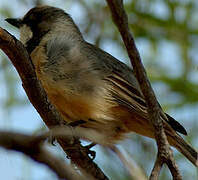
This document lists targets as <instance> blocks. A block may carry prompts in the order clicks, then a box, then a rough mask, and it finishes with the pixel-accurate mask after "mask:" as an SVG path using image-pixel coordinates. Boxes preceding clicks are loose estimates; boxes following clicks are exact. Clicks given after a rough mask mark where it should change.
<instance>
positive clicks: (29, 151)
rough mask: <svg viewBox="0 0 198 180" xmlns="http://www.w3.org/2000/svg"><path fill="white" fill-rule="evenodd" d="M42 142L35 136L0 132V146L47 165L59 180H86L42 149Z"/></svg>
mask: <svg viewBox="0 0 198 180" xmlns="http://www.w3.org/2000/svg"><path fill="white" fill-rule="evenodd" d="M42 142H43V141H38V139H37V137H36V136H29V135H24V134H20V133H13V132H2V131H0V146H2V147H4V148H6V149H8V150H15V151H19V152H22V153H24V154H26V155H27V156H29V157H30V158H31V159H33V160H35V161H37V162H39V163H42V164H45V165H47V166H48V167H49V168H50V169H51V170H53V171H54V172H55V173H56V174H57V175H58V177H59V178H60V179H68V180H76V179H79V180H86V179H87V177H84V176H83V175H80V174H78V173H77V172H76V171H75V170H74V169H73V168H72V167H71V166H68V165H66V163H65V161H63V160H61V159H58V158H56V157H54V156H53V155H52V154H51V153H50V152H48V151H47V150H46V149H45V148H44V147H43V143H42Z"/></svg>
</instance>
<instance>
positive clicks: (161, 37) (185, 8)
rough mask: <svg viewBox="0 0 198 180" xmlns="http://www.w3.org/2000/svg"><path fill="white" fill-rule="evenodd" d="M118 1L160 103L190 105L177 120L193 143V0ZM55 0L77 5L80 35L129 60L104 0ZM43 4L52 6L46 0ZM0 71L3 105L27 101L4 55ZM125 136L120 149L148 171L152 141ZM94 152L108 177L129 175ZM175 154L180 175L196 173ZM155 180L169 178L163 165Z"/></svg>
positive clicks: (5, 10)
mask: <svg viewBox="0 0 198 180" xmlns="http://www.w3.org/2000/svg"><path fill="white" fill-rule="evenodd" d="M124 2H125V8H126V11H127V14H128V18H129V24H130V28H131V31H132V32H133V34H134V36H135V40H136V43H137V45H138V48H139V49H140V53H141V57H142V59H143V62H144V64H145V67H146V69H147V73H148V75H149V78H150V80H151V81H152V84H153V87H154V89H155V91H156V95H157V96H158V98H159V100H160V103H161V105H162V107H164V108H165V109H166V110H167V111H171V112H172V113H173V114H174V113H178V114H180V113H182V112H183V111H186V113H187V114H188V110H189V109H188V108H187V109H186V107H187V106H190V109H191V111H190V112H189V114H188V115H187V116H185V117H181V121H183V122H186V121H187V123H186V124H188V130H189V131H190V133H189V137H188V140H189V142H196V141H195V140H196V136H197V132H196V128H197V123H195V121H194V120H195V118H197V116H196V117H194V116H193V115H190V113H191V112H192V111H194V112H196V111H197V107H198V106H197V105H198V104H197V102H198V72H197V67H198V56H197V50H198V1H196V0H149V1H148V0H126V1H124ZM46 3H47V0H46V1H45V0H43V1H36V0H35V1H28V0H20V1H18V4H19V5H20V6H23V8H24V9H25V8H26V9H27V10H28V9H29V8H30V7H32V6H33V5H34V4H46ZM58 3H59V4H60V3H62V6H61V7H62V8H64V9H65V10H69V9H70V8H72V7H73V6H74V4H75V5H77V6H78V8H80V11H81V12H80V13H81V14H82V16H80V21H78V25H79V26H80V29H81V31H82V33H83V34H84V37H85V38H86V39H87V40H88V41H91V42H92V43H94V44H96V45H97V46H99V47H102V48H103V49H107V50H110V51H111V50H112V48H114V47H115V50H112V52H114V53H115V55H117V56H118V57H117V58H122V59H125V60H126V61H125V62H126V63H127V64H129V61H127V60H128V57H127V54H126V51H125V48H124V46H123V42H122V40H121V38H120V35H119V33H118V30H117V29H116V27H115V26H114V24H113V22H112V20H111V17H110V13H109V9H108V7H107V5H106V2H105V1H104V0H103V1H101V0H100V1H99V0H97V1H89V0H79V1H78V0H73V1H72V0H67V1H66V2H65V1H63V0H62V1H61V0H60V1H57V4H58ZM47 4H49V5H56V3H52V2H51V3H50V2H49V3H47ZM13 14H14V13H13V10H12V9H11V8H10V7H9V5H8V6H4V7H0V15H1V16H2V17H12V16H13ZM21 15H22V14H21ZM72 16H74V14H72ZM108 46H111V48H109V47H108ZM0 75H1V76H3V78H2V79H3V81H4V82H3V84H4V86H5V89H6V90H5V96H4V98H3V100H2V101H1V104H3V107H4V108H5V110H8V109H9V110H10V109H12V108H13V107H15V106H19V105H25V104H27V98H26V96H25V95H20V96H19V95H18V93H19V92H18V91H17V86H19V85H20V84H21V83H20V80H19V77H18V76H17V75H16V72H15V71H14V68H13V66H12V65H11V64H10V62H9V61H8V60H7V58H6V57H5V56H4V55H2V56H1V57H0ZM178 116H179V115H178ZM191 118H192V119H191ZM130 139H131V140H126V141H125V142H123V143H122V144H121V148H122V149H125V150H126V151H127V152H129V153H130V154H131V157H132V158H133V160H135V162H136V163H137V165H138V166H139V167H141V168H142V169H143V170H144V171H145V172H146V174H147V175H148V174H149V173H150V171H151V169H152V166H153V163H154V160H155V155H156V147H155V143H154V141H152V140H150V139H147V138H144V137H140V136H136V135H132V136H131V137H130ZM196 144H197V142H196ZM197 147H198V146H197ZM100 151H101V152H102V153H103V156H104V157H103V162H102V163H101V164H99V166H101V167H102V168H103V169H104V170H105V172H106V173H107V174H108V175H109V176H110V177H112V179H114V180H121V179H123V180H127V179H130V178H129V174H128V173H127V171H126V169H124V167H122V165H118V164H119V163H118V164H117V163H114V162H117V161H119V160H118V159H117V158H116V157H115V156H113V155H112V154H111V155H109V152H107V151H103V150H100ZM176 159H177V161H178V163H179V166H180V169H181V171H182V175H183V177H184V179H187V178H189V177H190V178H191V179H196V178H197V172H196V169H195V168H194V169H193V168H192V166H191V165H189V163H188V162H186V161H187V160H186V159H184V158H183V156H181V155H180V154H178V153H176ZM187 167H188V168H187ZM189 168H191V169H189ZM134 173H135V172H134ZM160 179H162V180H167V179H170V173H169V171H168V170H167V168H164V169H163V171H162V173H161V177H160Z"/></svg>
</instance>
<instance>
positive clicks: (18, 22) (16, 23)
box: [5, 18, 22, 28]
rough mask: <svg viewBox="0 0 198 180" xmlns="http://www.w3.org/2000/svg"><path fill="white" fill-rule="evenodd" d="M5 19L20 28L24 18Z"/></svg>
mask: <svg viewBox="0 0 198 180" xmlns="http://www.w3.org/2000/svg"><path fill="white" fill-rule="evenodd" d="M5 21H7V22H8V23H9V24H11V25H13V26H15V27H17V28H20V26H21V25H22V20H21V19H19V18H7V19H5Z"/></svg>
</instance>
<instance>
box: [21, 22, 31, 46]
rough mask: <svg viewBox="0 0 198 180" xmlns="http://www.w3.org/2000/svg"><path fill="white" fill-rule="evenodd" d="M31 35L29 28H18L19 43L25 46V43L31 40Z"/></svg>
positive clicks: (24, 26)
mask: <svg viewBox="0 0 198 180" xmlns="http://www.w3.org/2000/svg"><path fill="white" fill-rule="evenodd" d="M32 36H33V33H32V31H31V29H30V27H29V26H27V25H25V24H24V25H23V26H22V27H20V41H21V42H22V43H23V44H24V45H25V46H26V43H27V42H28V41H29V40H30V39H31V38H32Z"/></svg>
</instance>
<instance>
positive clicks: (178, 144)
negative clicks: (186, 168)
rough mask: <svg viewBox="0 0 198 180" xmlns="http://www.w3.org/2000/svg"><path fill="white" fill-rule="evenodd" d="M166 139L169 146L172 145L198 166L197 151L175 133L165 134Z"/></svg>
mask: <svg viewBox="0 0 198 180" xmlns="http://www.w3.org/2000/svg"><path fill="white" fill-rule="evenodd" d="M167 138H168V141H169V143H170V145H171V146H174V147H175V148H176V149H177V150H178V151H180V152H181V153H182V154H183V155H184V156H185V157H186V158H187V159H188V160H189V161H191V162H192V163H193V164H194V165H195V166H196V167H198V153H197V151H196V150H194V149H193V147H191V146H190V145H189V144H188V143H187V142H185V140H184V139H183V138H182V137H181V136H180V135H179V134H177V133H174V134H169V133H168V134H167Z"/></svg>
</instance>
